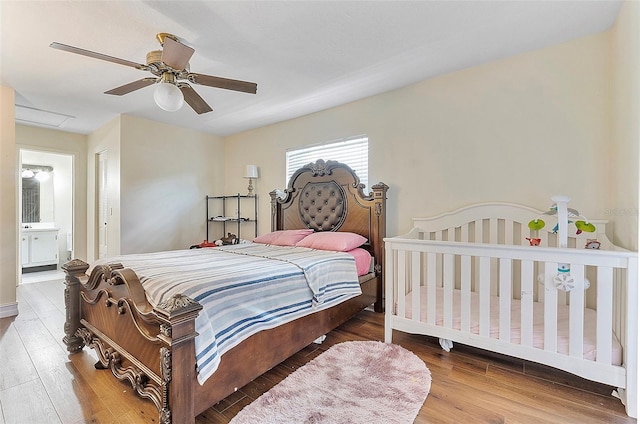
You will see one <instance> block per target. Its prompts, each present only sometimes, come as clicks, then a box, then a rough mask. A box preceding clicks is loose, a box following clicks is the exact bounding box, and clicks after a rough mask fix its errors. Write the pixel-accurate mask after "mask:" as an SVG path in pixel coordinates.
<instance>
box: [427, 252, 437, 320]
mask: <svg viewBox="0 0 640 424" xmlns="http://www.w3.org/2000/svg"><path fill="white" fill-rule="evenodd" d="M436 258H437V256H436V254H435V253H431V252H429V253H427V323H429V324H435V323H436V276H437V273H436V271H437V269H436Z"/></svg>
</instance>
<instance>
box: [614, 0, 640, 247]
mask: <svg viewBox="0 0 640 424" xmlns="http://www.w3.org/2000/svg"><path fill="white" fill-rule="evenodd" d="M611 33H612V37H611V38H612V42H611V45H612V63H613V79H612V80H613V108H612V111H613V131H612V134H613V136H612V157H611V163H612V169H611V177H612V179H613V182H614V183H613V184H612V190H611V193H610V199H609V203H608V204H607V211H606V212H607V215H608V216H607V218H608V219H610V220H612V221H614V227H613V228H614V235H613V236H614V237H613V239H614V241H615V242H617V243H619V244H621V245H623V246H625V247H627V248H629V249H632V250H638V190H639V184H638V163H640V156H639V153H638V146H639V145H640V119H639V117H640V83H639V81H640V3H639V2H637V1H625V2H624V3H623V5H622V9H621V10H620V14H619V16H618V20H617V22H616V25H615V26H614V28H613V30H612V31H611Z"/></svg>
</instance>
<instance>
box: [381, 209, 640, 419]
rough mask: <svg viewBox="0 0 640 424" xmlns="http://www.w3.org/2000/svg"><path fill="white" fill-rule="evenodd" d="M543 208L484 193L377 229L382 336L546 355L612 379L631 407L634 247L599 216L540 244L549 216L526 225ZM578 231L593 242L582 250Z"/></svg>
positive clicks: (549, 360)
mask: <svg viewBox="0 0 640 424" xmlns="http://www.w3.org/2000/svg"><path fill="white" fill-rule="evenodd" d="M542 213H543V211H539V210H536V209H533V208H529V207H526V206H521V205H515V204H505V203H485V204H479V205H473V206H470V207H466V208H463V209H459V210H457V211H454V212H450V213H445V214H443V215H439V216H436V217H433V218H417V219H414V228H413V229H412V230H411V231H410V232H409V233H408V234H406V235H402V236H398V237H391V238H385V239H384V241H385V284H386V288H385V297H386V299H385V306H386V316H385V341H386V342H391V338H392V330H400V331H404V332H408V333H415V334H425V335H430V336H435V337H438V338H440V344H441V345H442V347H443V348H444V349H445V350H448V349H449V348H451V347H452V346H453V342H459V343H463V344H467V345H471V346H476V347H479V348H482V349H486V350H490V351H494V352H498V353H502V354H505V355H511V356H514V357H518V358H522V359H526V360H529V361H534V362H538V363H541V364H545V365H549V366H552V367H555V368H558V369H561V370H564V371H567V372H570V373H573V374H576V375H578V376H581V377H583V378H586V379H589V380H593V381H597V382H600V383H604V384H608V385H611V386H613V387H615V388H617V395H618V396H619V397H620V398H621V400H622V402H623V403H624V404H625V405H626V411H627V414H628V415H629V416H631V417H637V395H638V389H637V354H638V351H637V349H638V311H637V308H638V305H637V298H638V297H637V296H638V292H637V290H638V287H637V284H638V257H637V253H636V252H629V251H625V250H624V249H621V248H619V247H617V246H614V245H613V244H612V243H611V242H610V241H609V239H608V238H607V237H606V234H605V233H606V221H591V222H592V223H593V224H595V226H596V228H597V230H596V232H595V233H582V234H579V235H575V234H574V233H575V232H576V228H575V227H574V226H573V224H569V226H568V228H566V227H565V229H564V230H565V233H566V232H567V231H568V232H569V233H571V234H569V235H568V238H565V240H567V241H568V244H567V246H568V247H566V248H564V247H563V248H559V247H551V246H557V244H558V242H559V239H558V235H557V234H556V233H553V232H552V231H551V230H552V228H551V227H552V225H549V226H548V227H545V228H544V230H538V231H532V230H530V229H529V227H528V226H527V223H528V222H529V221H531V220H532V219H535V218H536V217H538V216H540V215H541V214H542ZM546 219H547V218H545V220H546ZM527 237H529V238H540V239H541V241H540V245H539V246H530V245H529V241H528V240H527V239H526V238H527ZM588 239H597V240H598V241H599V242H600V249H586V248H585V245H586V243H587V240H588ZM559 264H568V265H569V267H570V276H571V277H572V278H573V280H574V283H575V287H574V288H573V289H571V290H570V291H566V292H565V291H563V290H558V288H557V287H556V284H555V283H554V277H555V276H556V275H557V274H559ZM565 266H566V265H565Z"/></svg>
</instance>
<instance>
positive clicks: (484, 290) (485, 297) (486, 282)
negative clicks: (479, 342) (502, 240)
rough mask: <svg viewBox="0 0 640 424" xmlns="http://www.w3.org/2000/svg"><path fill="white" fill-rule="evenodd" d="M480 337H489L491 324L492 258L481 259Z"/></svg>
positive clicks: (483, 257) (484, 257)
mask: <svg viewBox="0 0 640 424" xmlns="http://www.w3.org/2000/svg"><path fill="white" fill-rule="evenodd" d="M479 262H480V271H479V274H480V295H479V301H480V305H479V306H480V308H479V310H480V317H479V318H480V333H479V334H480V335H481V336H484V337H489V330H490V329H489V325H490V323H491V321H490V317H489V312H490V308H489V302H490V300H489V290H490V284H491V258H488V257H486V256H482V257H480V260H479Z"/></svg>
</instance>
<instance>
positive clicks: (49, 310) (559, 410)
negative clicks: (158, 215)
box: [0, 282, 636, 424]
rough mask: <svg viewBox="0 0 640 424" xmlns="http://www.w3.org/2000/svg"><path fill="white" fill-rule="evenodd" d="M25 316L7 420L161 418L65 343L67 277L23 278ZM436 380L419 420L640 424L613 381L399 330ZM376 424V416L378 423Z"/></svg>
mask: <svg viewBox="0 0 640 424" xmlns="http://www.w3.org/2000/svg"><path fill="white" fill-rule="evenodd" d="M18 301H19V310H20V314H19V315H18V316H17V317H13V318H3V319H0V424H15V423H19V424H39V423H43V424H44V423H47V424H49V423H65V424H66V423H74V424H75V423H152V422H157V412H156V409H155V407H154V406H153V404H152V403H151V402H150V401H146V400H143V399H141V398H139V397H137V396H136V395H135V394H134V393H133V391H132V389H131V386H130V385H129V384H128V383H124V382H120V381H118V380H117V379H115V378H114V377H113V376H112V375H111V373H110V372H109V371H98V370H95V369H94V367H93V364H94V363H95V362H96V356H95V354H94V353H93V351H92V350H89V349H86V348H85V349H84V351H83V352H81V353H78V354H75V355H68V354H67V351H66V347H65V346H64V344H63V343H62V341H61V340H62V337H63V334H64V333H63V325H64V303H63V284H62V282H42V283H31V284H23V285H21V286H20V287H19V288H18ZM383 324H384V320H383V316H382V315H380V314H376V313H374V312H369V311H363V312H361V313H360V314H359V315H357V316H356V317H355V318H353V319H352V320H350V321H349V322H347V323H345V324H344V325H342V326H340V327H339V328H338V329H336V330H334V331H332V332H331V333H329V334H328V335H327V339H326V340H325V342H324V343H323V344H322V345H315V344H313V345H311V346H308V347H307V348H305V349H303V350H302V351H300V352H299V353H297V354H296V355H294V356H293V357H291V358H289V359H288V360H287V361H285V362H283V363H282V364H280V365H278V366H277V367H275V368H273V369H272V370H271V371H269V372H267V373H266V374H264V375H262V376H261V377H259V378H257V379H256V380H254V381H253V382H251V383H250V384H248V385H247V386H245V387H243V388H241V389H240V390H239V391H238V392H236V393H235V394H233V395H231V396H229V397H228V398H226V399H224V400H223V401H221V402H220V403H218V404H217V405H215V406H214V407H212V408H210V409H208V410H207V411H205V412H204V413H203V414H201V415H200V416H198V417H197V419H196V422H197V423H227V422H229V420H230V419H231V418H232V417H233V416H234V415H235V414H237V413H238V411H240V410H241V409H242V408H243V407H244V406H245V405H248V404H249V403H251V401H252V400H254V399H256V398H257V397H259V396H260V395H261V394H262V393H264V392H265V391H267V390H269V388H271V387H273V386H274V385H276V384H277V383H278V382H279V381H281V380H282V379H284V378H285V377H286V376H287V375H289V374H290V373H291V372H292V371H294V370H295V369H297V368H299V367H300V366H302V365H304V364H305V363H306V362H308V361H309V360H311V359H312V358H314V357H316V356H317V355H319V354H320V353H322V352H323V351H325V350H327V349H328V348H329V347H331V346H332V345H334V344H336V343H340V342H343V341H348V340H381V339H382V338H383ZM393 341H394V343H397V344H399V345H401V346H404V347H405V348H407V349H409V350H411V351H413V352H414V353H415V354H416V355H418V356H419V357H420V358H422V359H423V360H424V361H425V363H426V364H427V366H428V367H429V369H430V370H431V374H432V378H433V382H432V385H431V391H430V393H429V396H428V397H427V400H426V402H425V404H424V406H423V407H422V409H421V410H420V414H419V415H418V417H417V419H416V421H415V422H416V423H635V422H636V420H635V419H631V418H629V417H627V416H626V414H625V412H624V407H623V406H622V404H621V403H620V401H618V400H617V399H615V398H613V397H612V396H610V393H611V390H612V388H611V387H607V386H603V385H600V384H596V383H592V382H589V381H586V380H582V379H580V378H577V377H575V376H572V375H570V374H566V373H563V372H558V371H556V370H553V369H550V368H548V367H544V366H541V365H537V364H533V363H530V362H525V361H521V360H517V359H513V358H509V357H505V356H501V355H496V354H493V353H490V352H486V351H481V350H478V349H474V348H469V347H464V346H462V345H456V346H455V348H454V350H453V351H452V352H450V353H447V352H444V351H443V350H442V349H440V346H439V345H438V343H437V340H435V339H432V338H428V337H424V336H414V335H407V334H403V333H400V332H395V333H394V340H393ZM372 424H373V423H372Z"/></svg>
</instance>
